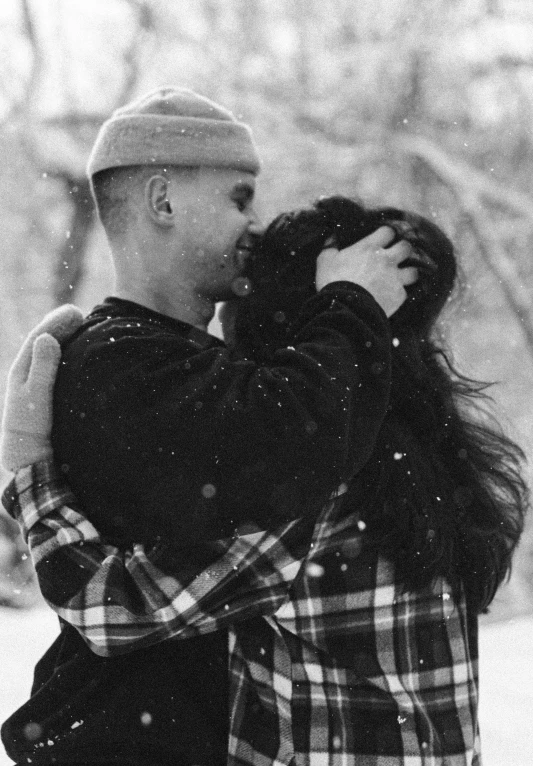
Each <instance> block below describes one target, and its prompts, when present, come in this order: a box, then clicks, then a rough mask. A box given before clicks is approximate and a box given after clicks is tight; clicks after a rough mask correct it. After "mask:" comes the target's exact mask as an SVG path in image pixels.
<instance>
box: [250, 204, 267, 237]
mask: <svg viewBox="0 0 533 766" xmlns="http://www.w3.org/2000/svg"><path fill="white" fill-rule="evenodd" d="M265 228H266V227H265V226H264V225H263V222H262V221H261V219H260V218H259V216H258V215H257V213H256V212H255V210H252V212H251V215H250V223H249V224H248V231H249V233H250V234H253V235H254V237H262V236H263V234H264V233H265Z"/></svg>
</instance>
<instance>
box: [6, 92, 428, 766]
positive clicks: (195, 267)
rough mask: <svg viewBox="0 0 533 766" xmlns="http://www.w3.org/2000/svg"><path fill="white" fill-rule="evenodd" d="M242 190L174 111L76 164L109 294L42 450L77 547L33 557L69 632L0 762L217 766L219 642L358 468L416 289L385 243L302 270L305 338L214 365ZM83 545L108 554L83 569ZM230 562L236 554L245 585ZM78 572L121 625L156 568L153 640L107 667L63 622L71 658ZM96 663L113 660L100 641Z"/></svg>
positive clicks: (258, 604) (264, 600)
mask: <svg viewBox="0 0 533 766" xmlns="http://www.w3.org/2000/svg"><path fill="white" fill-rule="evenodd" d="M258 169H259V166H258V162H257V156H256V152H255V148H254V147H253V144H252V142H251V138H250V135H249V132H248V131H247V129H246V128H245V127H244V126H242V125H240V124H239V123H237V122H236V121H235V120H234V118H233V117H232V116H231V115H230V114H229V113H228V112H226V111H225V110H223V109H222V108H221V107H218V106H217V105H215V104H212V102H209V101H207V100H205V99H202V98H201V97H198V96H196V95H195V94H192V93H190V92H188V91H182V90H173V89H170V90H164V91H158V92H156V93H154V94H149V95H148V96H147V97H144V98H143V99H140V100H139V101H138V102H135V103H134V104H132V105H130V106H129V107H127V108H126V109H124V110H121V111H120V112H119V113H117V114H115V115H114V117H113V118H112V119H111V120H110V121H109V122H108V123H107V124H106V125H104V127H103V129H102V131H101V134H100V136H99V139H98V140H97V143H96V145H95V148H94V151H93V154H92V157H91V161H90V165H89V174H90V176H91V178H92V183H93V189H94V193H95V198H96V201H97V205H98V209H99V213H100V216H101V219H102V222H103V224H104V226H105V228H106V232H107V234H108V238H109V242H110V246H111V250H112V254H113V258H114V264H115V270H116V291H115V296H114V298H112V299H108V300H106V302H105V303H104V304H103V305H102V306H100V307H97V308H96V309H95V310H94V311H93V312H92V314H91V315H90V316H89V317H88V319H87V320H86V321H85V323H84V325H83V326H82V328H81V329H80V331H78V333H77V334H76V335H75V336H74V338H73V339H72V340H71V341H70V342H69V343H67V345H66V346H65V349H64V357H63V365H62V367H61V370H60V373H59V377H58V381H57V385H56V389H55V401H54V439H53V441H54V451H55V453H56V457H57V459H58V462H59V464H60V465H61V466H62V470H63V472H64V474H66V476H67V477H68V480H69V482H70V484H71V485H72V487H73V489H74V490H75V493H76V495H77V496H78V498H79V499H80V500H81V502H82V506H83V508H84V510H85V511H86V513H87V514H88V516H89V519H90V522H92V525H94V526H92V527H91V530H90V531H89V534H88V536H87V537H85V538H84V539H82V540H81V539H80V538H78V540H79V542H80V543H82V547H81V548H80V549H79V550H77V553H76V556H77V558H73V559H71V566H70V568H68V564H67V565H66V564H65V560H64V559H61V558H60V557H56V554H57V550H52V549H50V548H48V550H46V549H47V545H46V544H45V545H44V550H42V551H41V552H42V553H43V561H46V564H47V575H46V577H47V578H48V580H45V581H43V580H41V586H42V587H43V592H44V593H45V594H46V593H47V592H49V593H50V598H49V600H50V602H51V603H53V604H54V606H55V608H56V609H57V611H58V613H59V614H60V615H62V616H63V617H64V618H66V619H67V620H68V621H69V622H71V623H72V624H74V625H75V626H76V628H77V630H75V629H73V628H71V627H70V625H68V624H65V625H64V627H63V630H62V634H61V636H60V637H59V639H58V640H57V641H56V642H55V644H54V645H53V646H52V647H51V649H50V650H49V652H48V653H47V654H46V655H45V657H44V658H43V659H42V660H41V661H40V663H39V664H38V666H37V669H36V676H35V683H34V688H33V692H32V698H31V699H30V701H29V702H28V703H27V705H25V706H23V708H21V710H19V711H17V713H15V714H14V716H12V718H11V719H10V721H9V722H8V724H7V725H6V726H5V727H4V732H3V735H4V742H5V744H6V746H7V748H8V750H9V752H10V753H11V754H12V755H13V757H15V758H16V759H18V760H19V762H21V763H30V762H31V763H43V764H44V763H48V764H50V763H76V764H91V763H96V762H98V763H118V764H129V765H131V764H143V766H144V765H145V764H146V766H149V765H150V764H164V763H173V764H175V763H179V764H194V763H196V764H202V763H204V764H208V763H209V764H217V763H224V762H225V760H226V755H227V718H228V712H227V697H228V682H227V666H228V656H227V647H228V634H227V632H226V631H225V630H224V629H223V628H226V627H227V625H228V623H229V622H230V621H231V620H235V621H236V620H239V619H252V618H254V617H255V616H257V615H261V614H269V613H271V612H273V611H275V610H276V609H277V608H278V606H279V604H280V603H281V602H282V601H283V599H284V598H285V597H286V588H284V585H285V583H286V582H289V581H290V579H291V578H292V577H294V574H295V571H296V568H295V566H294V565H295V564H296V563H297V562H298V561H299V560H301V559H302V558H303V556H304V555H305V548H306V545H307V546H308V544H309V541H310V538H311V532H312V528H313V525H314V521H315V520H316V517H317V515H318V513H319V512H320V510H321V509H322V506H323V504H324V502H325V501H326V500H327V496H325V495H324V487H331V486H334V485H338V484H340V483H341V482H342V481H344V480H345V479H347V478H349V477H350V476H351V475H352V474H353V472H354V471H355V470H357V468H358V467H360V466H361V465H363V464H364V462H365V460H366V458H367V456H368V454H369V452H370V451H371V448H372V441H373V438H374V436H375V434H376V433H377V431H378V429H379V425H380V423H381V419H382V417H383V414H384V412H385V408H386V405H387V399H388V386H389V367H390V357H389V347H390V337H389V329H388V324H387V321H386V315H390V314H392V313H393V312H394V311H395V310H396V308H398V306H399V305H400V304H401V302H402V301H403V299H404V297H405V293H404V287H403V286H404V285H405V284H408V283H409V282H412V281H413V280H414V279H415V278H416V273H415V272H414V271H413V270H412V269H402V270H399V269H398V268H397V267H398V264H399V263H400V262H401V261H402V260H404V259H405V257H406V255H407V253H408V249H407V246H406V245H405V244H399V245H396V246H394V247H392V248H390V249H388V250H385V249H383V248H384V247H385V246H386V245H387V244H388V243H389V242H390V240H391V239H392V232H390V231H389V230H387V229H384V230H381V231H380V232H378V233H377V234H376V235H374V236H373V237H372V238H369V241H367V242H366V243H364V244H363V245H360V246H359V249H358V250H357V251H356V252H358V253H359V257H358V258H354V257H353V254H354V251H352V252H350V253H348V254H346V253H344V254H343V253H342V252H341V253H337V252H335V251H333V252H331V251H329V252H328V251H326V252H325V253H324V254H323V256H322V257H321V259H320V261H319V265H318V270H317V289H318V293H317V296H316V298H314V299H313V300H312V301H311V302H310V304H311V305H310V306H309V307H308V309H309V310H308V312H307V321H306V322H305V323H304V324H303V325H302V327H300V329H299V331H298V333H297V334H296V335H295V337H294V345H293V346H290V347H287V348H283V349H279V350H278V351H277V352H276V353H275V354H274V355H273V358H272V360H270V361H269V364H268V365H264V366H258V365H257V364H256V363H255V362H254V361H251V360H242V359H233V358H232V356H231V354H230V353H229V352H228V350H227V349H226V348H225V347H224V345H223V344H222V343H221V342H219V341H217V340H216V339H214V338H212V337H211V336H209V335H207V334H206V332H205V330H206V328H207V323H208V321H209V319H210V318H211V316H212V314H213V308H214V303H215V301H217V300H225V299H228V298H232V297H234V291H235V290H237V291H238V290H239V288H240V287H242V283H239V282H238V281H237V282H236V280H238V279H239V277H240V274H241V269H242V265H243V262H244V260H245V258H246V257H247V256H248V254H249V253H250V251H251V249H252V247H253V243H254V240H255V238H256V237H257V236H258V235H259V234H260V231H261V229H260V226H259V223H258V221H257V218H256V215H255V212H254V209H253V204H252V201H253V195H254V188H255V175H256V174H257V172H258ZM376 251H377V252H378V254H379V256H380V257H379V258H377V259H376ZM358 285H359V286H358ZM361 287H362V288H365V287H366V288H367V290H365V289H361ZM369 292H370V293H371V294H373V295H374V297H375V300H374V298H372V297H371V295H369ZM380 306H381V308H380ZM347 412H350V415H351V418H352V419H353V420H354V421H355V422H356V423H357V422H358V413H359V416H360V423H361V428H359V429H358V428H355V429H352V430H350V429H347V427H346V426H347V415H346V413H347ZM369 412H371V413H372V416H371V417H369V415H368V413H369ZM363 424H364V428H363ZM7 430H8V431H9V428H8V429H7ZM16 438H18V437H16ZM12 467H15V464H13V465H12ZM48 468H49V469H50V473H49V474H48V475H47V479H48V482H49V484H48V487H47V489H51V488H52V489H53V484H54V481H55V477H54V475H53V469H52V468H51V467H50V466H49V467H48ZM41 478H42V477H41ZM18 490H20V485H18ZM328 494H329V491H328ZM63 499H64V498H63ZM55 500H56V501H57V497H56V498H55ZM49 510H50V511H51V512H52V511H53V509H52V506H51V505H50V506H49ZM50 518H52V517H50ZM62 518H63V520H65V518H66V521H67V523H68V521H69V516H68V514H67V517H62ZM70 520H71V521H72V517H70ZM54 523H55V522H54ZM95 527H96V529H98V532H99V533H101V534H102V535H103V536H104V538H105V545H104V548H105V550H104V553H105V552H107V553H108V554H109V555H107V556H104V558H103V559H99V560H98V562H97V564H98V565H97V566H96V565H95V561H96V559H95V558H94V557H93V556H92V553H93V552H94V551H93V550H92V548H91V545H92V544H94V546H95V548H96V549H98V551H99V550H100V548H99V545H100V539H99V537H98V532H96V530H95ZM72 528H73V527H72ZM82 528H83V525H82ZM84 529H85V530H87V529H88V527H84ZM236 530H237V534H235V533H236ZM262 530H272V531H275V532H276V534H275V535H273V536H269V535H268V534H266V533H264V534H262V532H261V531H262ZM276 530H278V531H279V530H281V532H279V533H278V532H277V531H276ZM41 531H42V530H41ZM75 534H77V533H75ZM250 538H251V539H250ZM67 539H68V537H66V538H64V542H65V540H67ZM265 539H266V540H267V541H268V542H267V543H265ZM280 540H281V541H282V543H280ZM84 545H86V546H87V548H86V550H87V555H86V556H85V557H84V551H83V546H84ZM139 545H140V546H141V560H142V562H143V569H142V571H141V568H140V567H139V566H138V563H139V557H138V556H137V558H136V557H135V556H136V553H138V546H139ZM106 546H107V547H106ZM276 546H277V548H278V549H279V550H278V551H277V552H275V551H274V549H275V548H276ZM129 549H133V551H134V553H133V556H132V555H131V554H130V553H128V550H129ZM250 550H252V551H256V552H258V553H257V555H256V559H255V561H254V563H253V565H250V561H249V559H247V558H246V557H247V556H249V554H250ZM98 555H99V554H98ZM270 556H271V559H270V558H269V557H270ZM121 557H122V559H121ZM124 557H125V558H126V559H127V561H129V562H130V564H131V566H130V568H129V569H126V571H127V572H129V575H131V578H130V580H128V581H125V580H124V579H123V580H122V581H120V582H119V581H115V580H113V576H115V575H117V572H119V571H123V570H120V566H114V565H113V562H115V564H116V563H117V562H118V564H119V565H120V564H121V561H122V560H123V559H124ZM143 557H144V558H143ZM97 558H98V556H97ZM83 560H84V561H85V564H84V563H83ZM265 560H267V561H266V564H265ZM280 562H281V563H280ZM56 564H57V566H59V565H61V571H57V567H56ZM110 565H111V569H109V566H110ZM84 566H85V572H86V577H88V578H89V579H90V580H91V583H92V585H96V584H97V583H100V584H101V585H104V590H106V588H107V586H109V588H107V590H106V593H107V596H106V598H107V599H108V600H109V601H110V602H111V608H112V609H116V610H117V611H118V612H120V609H125V610H126V612H129V613H135V614H139V613H140V614H141V615H142V614H143V613H144V612H145V611H146V601H143V599H145V598H146V593H147V592H148V597H147V598H148V600H149V599H150V598H151V597H152V595H153V593H152V591H151V590H150V589H149V588H147V589H145V588H144V587H143V577H144V578H145V579H149V574H150V573H151V572H152V570H153V567H154V566H157V567H158V571H159V572H160V573H162V574H163V579H162V578H161V577H160V578H159V579H158V581H157V582H158V587H159V588H160V595H161V596H162V601H161V603H162V610H163V611H162V613H161V614H159V615H158V616H157V621H158V624H160V625H161V631H160V634H159V635H158V636H156V637H155V638H154V636H152V637H150V638H149V639H148V640H145V639H144V637H143V638H142V640H141V641H140V642H139V644H138V646H139V651H138V652H136V653H134V654H128V655H125V656H124V657H123V658H120V659H116V658H115V659H113V660H108V659H102V658H101V657H97V656H95V654H94V653H92V652H91V651H90V650H89V649H88V648H87V646H86V644H85V643H84V642H83V640H82V638H80V635H82V636H83V637H84V638H85V639H86V640H87V636H86V635H84V631H83V625H81V624H79V623H78V622H77V620H78V617H79V618H80V619H81V622H82V623H85V621H86V618H87V616H88V614H91V615H92V617H94V614H95V613H98V614H100V616H101V618H102V621H103V624H101V625H99V626H98V625H97V623H98V618H97V620H96V623H95V622H94V621H93V620H92V619H91V620H90V622H91V631H92V635H91V639H89V642H90V643H91V644H92V646H93V648H94V647H96V648H97V649H98V648H99V651H100V654H102V655H106V654H114V653H115V652H114V651H112V650H110V651H107V649H106V647H107V648H109V647H108V643H109V642H108V637H107V636H106V625H107V623H106V613H105V606H106V604H105V603H103V602H100V603H99V602H98V599H96V600H95V601H94V602H92V603H91V604H89V605H88V607H89V608H88V609H83V608H81V609H79V610H78V611H77V613H74V612H75V610H72V609H71V603H72V597H73V596H75V594H76V593H78V592H81V590H83V588H82V589H81V590H80V580H79V576H80V570H83V569H84ZM95 566H96V569H95ZM241 566H242V569H241V570H240V571H237V574H236V575H235V574H232V572H233V571H234V567H235V568H236V569H237V570H239V567H241ZM54 567H56V568H54ZM106 567H107V569H106ZM220 567H222V572H223V575H224V576H223V577H220V571H221V570H220ZM254 567H255V569H254ZM151 568H152V569H151ZM265 568H266V569H268V570H269V571H270V573H271V580H269V578H268V576H267V575H266V574H265V571H264V570H265ZM176 569H178V570H179V571H180V573H181V575H182V577H181V580H180V587H181V584H182V583H183V581H184V583H185V585H184V587H182V588H181V590H180V591H179V592H177V591H176V586H175V581H174V580H168V581H166V582H167V584H168V586H169V589H170V590H169V591H168V592H166V591H165V588H166V585H165V581H164V575H165V573H168V574H169V575H171V574H173V572H175V571H176ZM183 573H185V575H184V574H183ZM139 575H140V578H139ZM118 576H119V577H120V576H122V575H120V574H119V575H118ZM105 578H110V579H109V580H107V581H106V579H105ZM211 578H214V579H215V580H216V583H217V587H215V588H212V587H209V585H210V582H209V581H210V580H211ZM268 587H272V588H273V590H272V591H269V592H268V593H267V595H264V593H265V591H267V588H268ZM58 588H59V590H60V591H61V592H60V593H58ZM124 588H125V591H124ZM52 591H54V594H53V596H52V595H51V594H52ZM124 592H125V593H126V602H124V600H123V596H124ZM206 593H207V594H208V597H207V599H204V600H203V601H202V597H203V595H205V594H206ZM258 593H259V594H263V595H260V596H259V597H257V594H258ZM272 594H274V595H272ZM115 596H116V598H115ZM174 596H175V597H176V599H177V606H178V607H179V608H177V609H176V619H178V620H181V621H182V627H183V630H182V637H183V638H185V637H187V638H188V640H187V641H179V642H176V641H166V642H164V643H155V644H154V642H155V641H161V638H162V637H166V636H168V635H176V631H175V630H172V631H170V632H169V631H168V628H167V627H166V617H167V616H168V615H167V610H168V608H169V604H170V605H173V606H176V605H175V599H174ZM232 598H234V599H235V603H234V604H233V603H232V602H231V599H232ZM239 599H244V601H245V604H246V609H244V610H243V609H242V602H241V601H239ZM61 604H64V605H67V608H66V609H65V611H64V612H63V613H62V607H61ZM198 604H201V608H200V609H199V608H198ZM151 606H153V604H152V605H151ZM92 607H94V609H93V608H92ZM102 607H104V611H103V612H102V611H101V609H102ZM187 607H188V608H187ZM226 607H227V609H226ZM225 612H228V613H229V615H228V616H227V617H226V618H225V619H224V614H225ZM212 615H215V616H214V617H212ZM119 622H120V619H119ZM124 625H126V620H124ZM174 627H175V626H174ZM77 631H79V633H78V632H77ZM99 636H100V638H99ZM190 636H196V637H195V638H190ZM92 638H94V642H92ZM125 643H128V641H126V642H125ZM110 645H111V646H112V647H113V648H116V647H117V646H120V630H118V631H117V632H116V633H113V635H112V636H111V637H110ZM119 652H120V649H119ZM272 691H273V692H274V691H275V686H273V688H272ZM264 728H268V727H264ZM273 735H274V736H276V735H275V733H273Z"/></svg>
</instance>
